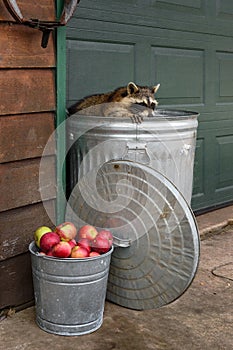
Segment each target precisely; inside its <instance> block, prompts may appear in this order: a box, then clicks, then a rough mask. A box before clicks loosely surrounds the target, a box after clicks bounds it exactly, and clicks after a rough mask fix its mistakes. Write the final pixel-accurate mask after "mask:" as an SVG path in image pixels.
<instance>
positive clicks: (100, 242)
mask: <svg viewBox="0 0 233 350" xmlns="http://www.w3.org/2000/svg"><path fill="white" fill-rule="evenodd" d="M110 248H111V244H110V243H109V240H108V239H107V238H103V237H101V236H99V234H98V235H97V236H96V238H95V239H94V241H93V243H92V250H93V251H94V252H98V253H100V254H102V253H106V252H108V251H109V249H110Z"/></svg>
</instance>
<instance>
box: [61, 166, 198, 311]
mask: <svg viewBox="0 0 233 350" xmlns="http://www.w3.org/2000/svg"><path fill="white" fill-rule="evenodd" d="M66 219H67V220H70V221H73V222H74V223H75V224H76V225H77V226H78V227H80V226H82V225H84V224H86V223H88V224H91V225H95V226H97V227H98V228H99V229H100V228H109V229H110V230H111V231H112V232H113V235H114V241H115V244H116V246H117V247H116V248H115V249H114V252H113V255H112V260H111V268H110V272H109V280H108V289H107V299H108V300H110V301H112V302H114V303H117V304H119V305H122V306H125V307H128V308H132V309H137V310H141V309H152V308H158V307H161V306H163V305H166V304H169V303H170V302H172V301H174V300H175V299H177V298H178V297H179V296H180V295H182V294H183V293H184V292H185V290H186V289H187V288H188V287H189V286H190V284H191V282H192V280H193V278H194V276H195V273H196V270H197V266H198V260H199V234H198V229H197V225H196V221H195V218H194V215H193V213H192V210H191V209H190V207H189V205H188V204H187V202H186V201H185V199H184V198H183V196H182V194H181V193H180V192H179V190H178V189H177V188H176V187H175V186H174V185H173V184H172V183H171V182H170V181H169V180H168V179H167V178H166V177H164V176H163V175H162V174H161V173H159V172H157V171H156V170H154V169H152V168H150V167H148V166H146V165H143V164H141V163H136V162H131V161H125V160H114V161H109V162H106V163H104V164H103V165H102V166H101V167H99V168H98V169H92V171H91V172H89V173H88V174H86V175H85V176H84V177H83V178H81V179H80V180H79V181H78V183H77V185H76V186H75V188H74V189H73V192H72V194H71V196H70V199H69V202H68V205H67V210H66Z"/></svg>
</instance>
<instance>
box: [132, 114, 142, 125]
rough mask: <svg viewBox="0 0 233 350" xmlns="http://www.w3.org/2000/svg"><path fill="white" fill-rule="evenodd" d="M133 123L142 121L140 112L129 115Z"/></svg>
mask: <svg viewBox="0 0 233 350" xmlns="http://www.w3.org/2000/svg"><path fill="white" fill-rule="evenodd" d="M130 119H131V120H132V123H133V124H141V123H142V122H143V115H140V114H132V115H131V116H130Z"/></svg>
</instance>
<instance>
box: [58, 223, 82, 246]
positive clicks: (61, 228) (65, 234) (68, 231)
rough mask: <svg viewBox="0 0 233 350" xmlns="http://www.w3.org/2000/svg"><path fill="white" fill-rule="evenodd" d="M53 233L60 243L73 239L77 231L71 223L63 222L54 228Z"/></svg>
mask: <svg viewBox="0 0 233 350" xmlns="http://www.w3.org/2000/svg"><path fill="white" fill-rule="evenodd" d="M55 232H56V233H57V234H58V235H59V236H60V238H61V240H62V241H65V242H68V241H70V240H71V239H74V238H75V236H76V234H77V229H76V227H75V226H74V224H72V222H63V223H62V224H60V225H58V226H57V227H56V228H55Z"/></svg>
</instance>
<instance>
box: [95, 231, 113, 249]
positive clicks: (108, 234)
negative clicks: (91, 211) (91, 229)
mask: <svg viewBox="0 0 233 350" xmlns="http://www.w3.org/2000/svg"><path fill="white" fill-rule="evenodd" d="M98 236H99V237H101V238H106V239H107V240H108V241H109V244H110V247H111V246H112V243H113V235H112V233H111V232H110V231H109V230H102V231H99V233H98Z"/></svg>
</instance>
